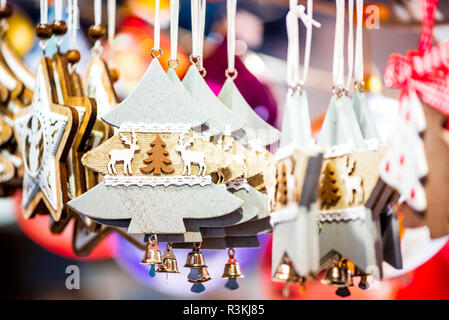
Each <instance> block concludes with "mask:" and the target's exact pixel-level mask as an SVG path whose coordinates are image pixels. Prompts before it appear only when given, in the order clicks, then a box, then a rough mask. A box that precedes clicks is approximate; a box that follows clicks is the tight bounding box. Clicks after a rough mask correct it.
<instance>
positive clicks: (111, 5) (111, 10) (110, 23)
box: [108, 0, 117, 51]
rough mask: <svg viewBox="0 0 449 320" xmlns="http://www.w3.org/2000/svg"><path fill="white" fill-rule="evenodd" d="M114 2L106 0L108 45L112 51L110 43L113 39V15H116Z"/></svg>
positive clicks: (113, 0) (114, 0)
mask: <svg viewBox="0 0 449 320" xmlns="http://www.w3.org/2000/svg"><path fill="white" fill-rule="evenodd" d="M116 11H117V10H116V0H108V43H109V47H110V50H111V51H112V42H113V41H114V37H115V15H116Z"/></svg>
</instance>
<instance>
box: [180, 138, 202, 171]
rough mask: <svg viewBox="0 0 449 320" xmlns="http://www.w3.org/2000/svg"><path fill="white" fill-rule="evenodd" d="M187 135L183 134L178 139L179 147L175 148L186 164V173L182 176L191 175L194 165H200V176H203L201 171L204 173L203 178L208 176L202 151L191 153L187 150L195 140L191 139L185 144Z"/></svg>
mask: <svg viewBox="0 0 449 320" xmlns="http://www.w3.org/2000/svg"><path fill="white" fill-rule="evenodd" d="M184 135H185V133H181V135H180V137H179V139H178V144H179V145H178V146H176V147H175V150H176V151H178V152H179V153H181V158H182V161H183V162H184V171H183V172H182V175H185V174H186V171H187V175H190V172H191V166H192V164H195V163H196V164H198V166H199V168H200V171H198V175H201V171H203V174H202V175H203V176H204V175H205V174H206V164H205V161H204V160H205V159H204V158H205V155H204V153H203V152H200V151H190V150H186V148H188V147H189V146H190V145H191V144H193V141H194V140H195V139H194V138H190V139H189V140H187V141H186V142H183V140H184Z"/></svg>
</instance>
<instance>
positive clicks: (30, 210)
mask: <svg viewBox="0 0 449 320" xmlns="http://www.w3.org/2000/svg"><path fill="white" fill-rule="evenodd" d="M52 75H53V70H52V67H51V61H50V60H49V59H47V58H44V57H43V58H41V60H40V62H39V65H38V71H37V74H36V81H35V83H36V85H35V88H34V97H33V103H32V106H30V107H28V108H26V109H24V110H21V111H19V113H18V114H17V117H16V120H15V128H14V129H15V130H14V131H15V136H16V140H17V142H18V143H19V146H20V149H21V151H22V155H23V159H24V166H25V174H24V181H23V185H24V186H23V214H24V217H25V218H30V217H31V216H33V215H34V214H35V213H36V210H38V208H39V207H40V205H41V204H42V203H43V204H45V211H42V212H41V211H39V213H45V214H47V213H48V212H50V214H51V215H52V217H53V219H54V220H55V221H58V220H60V219H61V217H62V216H63V215H64V213H65V212H66V211H64V209H65V208H64V204H65V203H66V201H67V175H66V163H65V161H66V159H67V155H68V153H69V151H70V147H71V145H72V142H73V141H74V139H75V135H76V128H77V127H78V114H77V112H76V111H75V109H74V108H72V107H68V106H62V105H59V104H56V103H55V102H54V101H55V100H56V88H55V87H54V82H53V81H52V80H53V79H52ZM43 145H45V148H42V146H43Z"/></svg>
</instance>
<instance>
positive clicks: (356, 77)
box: [346, 0, 363, 91]
mask: <svg viewBox="0 0 449 320" xmlns="http://www.w3.org/2000/svg"><path fill="white" fill-rule="evenodd" d="M356 6H357V9H356V10H357V12H356V14H357V28H356V39H355V59H354V25H353V19H354V0H348V75H347V79H346V89H347V90H348V91H349V88H351V86H352V84H353V81H354V82H355V86H356V87H357V89H358V90H361V89H362V86H363V42H362V41H363V40H362V39H363V0H356Z"/></svg>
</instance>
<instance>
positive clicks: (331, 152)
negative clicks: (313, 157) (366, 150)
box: [324, 144, 354, 159]
mask: <svg viewBox="0 0 449 320" xmlns="http://www.w3.org/2000/svg"><path fill="white" fill-rule="evenodd" d="M353 150H354V146H352V145H351V144H339V145H337V146H332V147H327V148H326V152H325V153H324V158H325V159H327V158H335V157H339V156H342V155H345V154H349V153H351V152H352V151H353Z"/></svg>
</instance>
